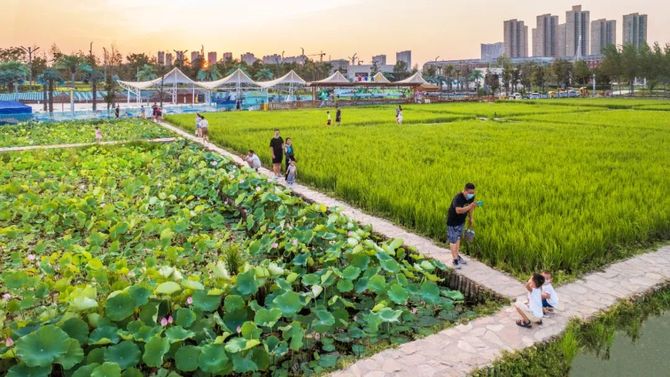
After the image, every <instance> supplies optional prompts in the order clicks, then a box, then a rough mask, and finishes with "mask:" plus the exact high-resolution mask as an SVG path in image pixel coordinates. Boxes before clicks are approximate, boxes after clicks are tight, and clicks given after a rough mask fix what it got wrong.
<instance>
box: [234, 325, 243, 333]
mask: <svg viewBox="0 0 670 377" xmlns="http://www.w3.org/2000/svg"><path fill="white" fill-rule="evenodd" d="M235 331H237V333H238V334H239V333H241V332H242V326H237V328H236V329H235Z"/></svg>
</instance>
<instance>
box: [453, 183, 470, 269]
mask: <svg viewBox="0 0 670 377" xmlns="http://www.w3.org/2000/svg"><path fill="white" fill-rule="evenodd" d="M476 207H477V202H475V185H474V184H472V183H468V184H466V185H465V189H463V191H462V192H459V193H458V194H456V196H454V199H453V200H452V201H451V206H450V207H449V213H448V215H447V240H448V241H449V249H450V250H451V257H452V259H453V260H454V268H455V269H457V270H458V269H460V268H461V265H464V264H466V262H465V260H464V259H463V258H462V257H461V255H460V254H459V249H460V247H461V238H462V236H463V228H464V226H465V220H467V221H468V226H470V227H472V225H473V223H474V220H473V217H472V214H473V212H474V211H475V208H476Z"/></svg>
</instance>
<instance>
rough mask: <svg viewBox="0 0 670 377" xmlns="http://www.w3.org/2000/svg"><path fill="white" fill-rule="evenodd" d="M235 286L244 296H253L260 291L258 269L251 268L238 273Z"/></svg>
mask: <svg viewBox="0 0 670 377" xmlns="http://www.w3.org/2000/svg"><path fill="white" fill-rule="evenodd" d="M235 288H236V290H237V293H239V294H241V295H242V296H251V295H253V294H255V293H256V291H258V281H257V280H256V271H255V270H254V269H250V270H248V271H246V272H243V273H241V274H239V275H237V281H236V283H235Z"/></svg>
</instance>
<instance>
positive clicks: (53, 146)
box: [0, 137, 176, 153]
mask: <svg viewBox="0 0 670 377" xmlns="http://www.w3.org/2000/svg"><path fill="white" fill-rule="evenodd" d="M175 140H176V139H175V138H174V137H163V138H158V139H137V140H114V141H101V142H99V143H78V144H45V145H26V146H22V147H2V148H0V153H2V152H20V151H33V150H38V149H64V148H82V147H90V146H92V145H118V144H126V143H135V142H139V141H143V142H147V143H169V142H172V141H175Z"/></svg>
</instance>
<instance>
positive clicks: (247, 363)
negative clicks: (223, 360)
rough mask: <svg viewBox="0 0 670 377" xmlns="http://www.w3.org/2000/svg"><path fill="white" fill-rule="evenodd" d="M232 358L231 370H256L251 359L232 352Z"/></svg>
mask: <svg viewBox="0 0 670 377" xmlns="http://www.w3.org/2000/svg"><path fill="white" fill-rule="evenodd" d="M232 360H233V370H234V371H235V372H237V373H244V374H246V373H249V372H255V371H257V370H258V366H257V365H256V363H254V362H253V361H252V360H250V359H248V358H247V357H244V356H241V355H238V354H234V355H232Z"/></svg>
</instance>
